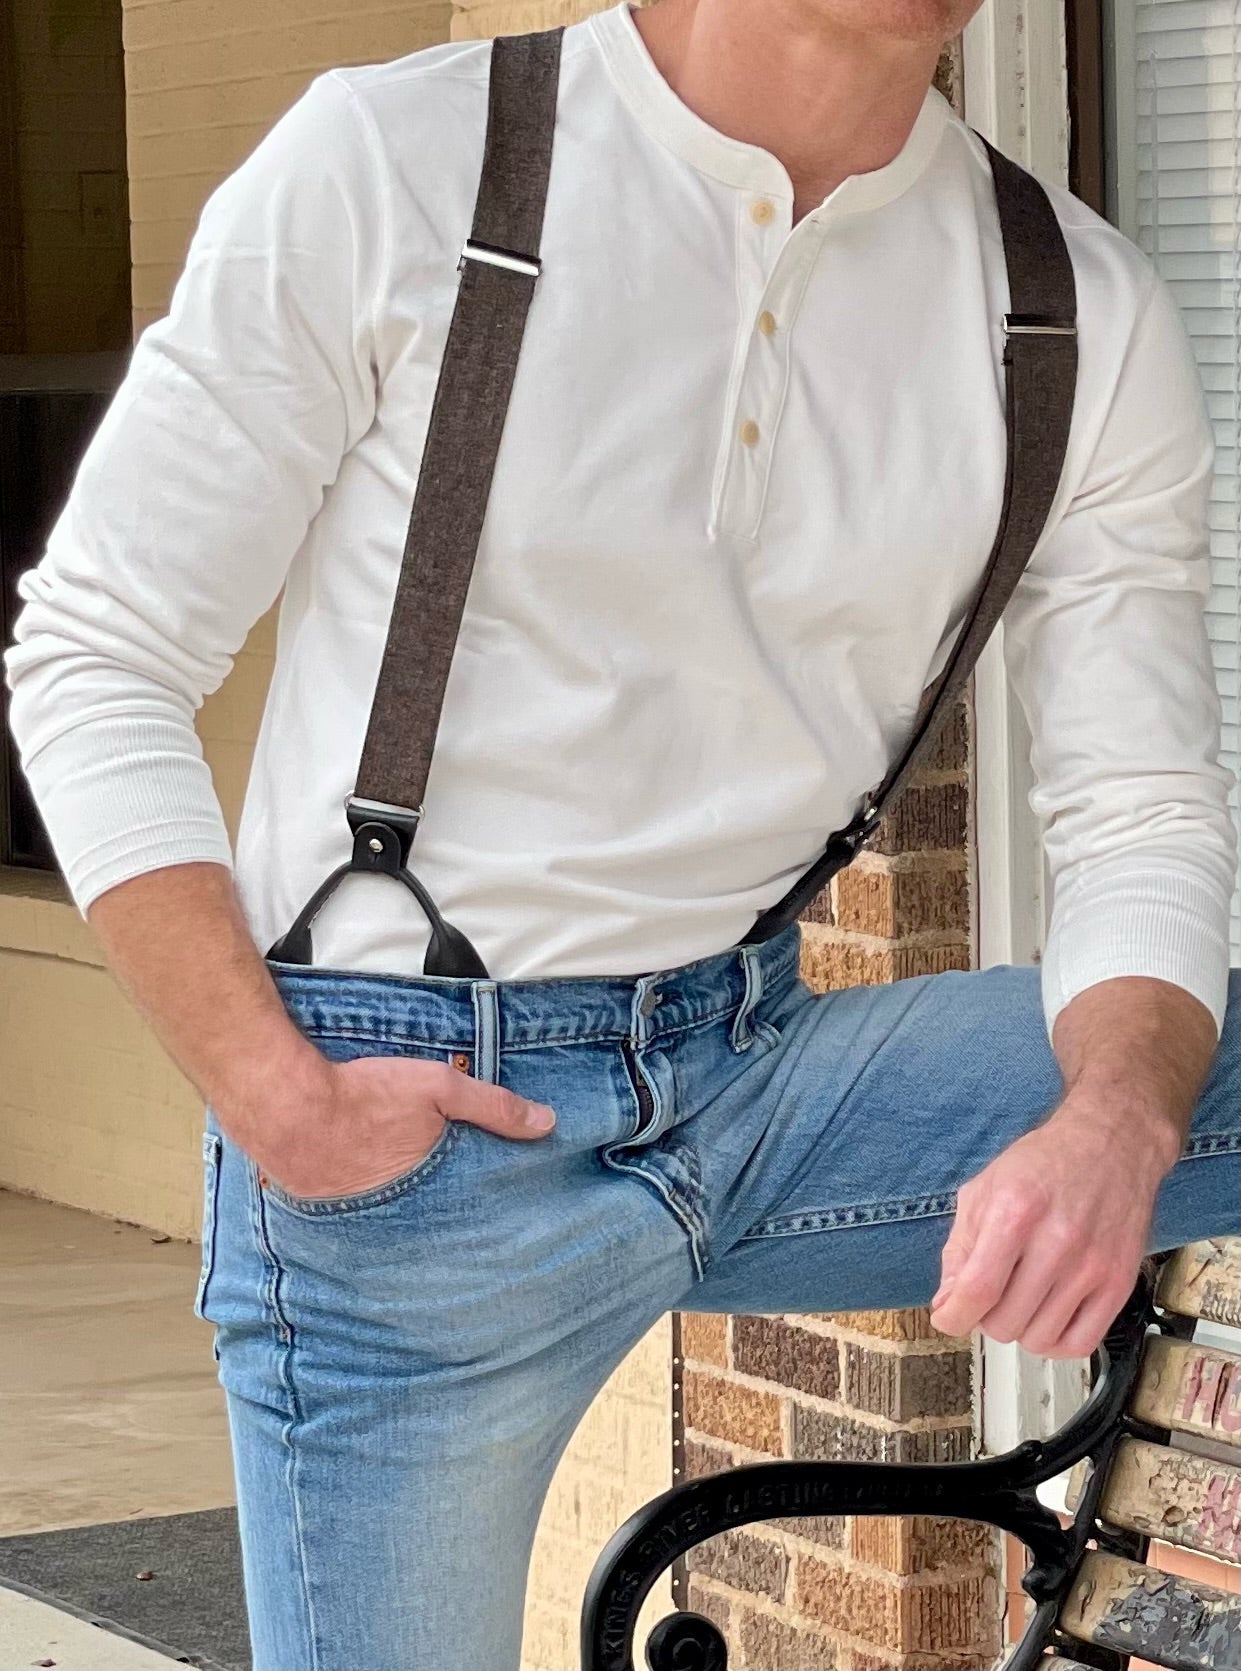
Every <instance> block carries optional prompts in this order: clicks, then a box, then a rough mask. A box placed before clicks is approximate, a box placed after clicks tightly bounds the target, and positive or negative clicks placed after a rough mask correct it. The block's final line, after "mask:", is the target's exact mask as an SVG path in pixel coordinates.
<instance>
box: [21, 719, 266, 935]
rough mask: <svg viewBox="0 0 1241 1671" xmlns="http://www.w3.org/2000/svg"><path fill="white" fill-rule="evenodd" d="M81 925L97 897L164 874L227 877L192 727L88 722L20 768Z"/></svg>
mask: <svg viewBox="0 0 1241 1671" xmlns="http://www.w3.org/2000/svg"><path fill="white" fill-rule="evenodd" d="M23 765H24V770H25V773H26V779H27V781H28V783H29V784H30V789H31V793H32V794H33V796H34V799H35V803H36V805H37V807H38V809H39V814H40V816H41V817H42V819H43V822H44V824H45V826H46V828H47V833H48V836H49V837H50V839H51V843H52V849H53V851H54V853H55V855H56V859H57V862H58V864H59V865H60V868H61V872H62V874H63V875H64V878H65V882H66V884H67V886H68V888H69V892H70V894H71V895H72V896H73V900H74V903H75V904H76V906H77V908H78V911H79V913H80V914H81V916H83V917H85V916H86V911H87V908H88V906H90V905H91V904H92V903H93V901H94V900H96V899H98V897H99V895H100V894H102V893H106V892H107V890H108V889H109V888H114V887H116V886H117V884H118V883H121V882H126V881H128V880H129V878H130V877H132V876H139V875H141V874H142V873H143V872H145V871H148V870H159V869H162V868H163V867H164V866H165V865H175V864H189V863H193V862H194V861H201V860H206V861H210V862H211V863H214V864H222V865H225V866H227V867H228V868H229V870H231V869H232V867H233V853H232V847H231V844H230V842H229V837H228V831H227V829H226V827H225V824H224V814H223V812H222V811H221V808H220V803H219V800H218V799H217V797H216V793H215V788H214V785H213V783H212V780H211V768H210V767H209V766H208V765H207V762H206V760H205V759H204V758H203V754H202V745H201V743H200V742H199V739H198V734H197V732H196V731H195V730H194V728H193V726H188V727H187V726H185V725H179V724H177V723H176V722H175V721H173V720H169V719H164V718H156V717H154V716H151V717H149V718H134V717H130V718H126V719H124V720H119V719H117V720H98V721H88V722H85V723H83V724H81V725H77V726H74V727H72V729H70V730H68V731H64V732H61V733H60V734H58V735H57V736H56V737H54V738H53V739H52V741H51V742H49V743H47V744H46V745H45V746H44V747H42V748H41V749H39V750H38V752H37V753H36V754H35V755H34V756H33V757H32V758H31V759H29V760H27V761H25V762H24V763H23Z"/></svg>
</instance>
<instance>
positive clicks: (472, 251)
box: [457, 238, 543, 278]
mask: <svg viewBox="0 0 1241 1671" xmlns="http://www.w3.org/2000/svg"><path fill="white" fill-rule="evenodd" d="M467 261H483V262H485V263H486V264H487V265H488V266H489V267H507V268H508V269H509V270H510V272H514V273H529V274H530V275H531V276H532V277H534V278H538V276H539V273H540V271H541V270H542V266H543V263H542V262H541V261H540V260H539V258H538V256H537V255H534V256H531V255H519V254H518V253H517V251H516V250H511V249H500V248H499V246H498V245H496V244H480V243H477V242H476V241H475V240H474V239H473V238H467V239H466V241H465V246H464V248H463V249H462V251H461V257H460V259H459V260H458V262H457V271H458V272H459V273H461V272H464V271H465V264H466V262H467Z"/></svg>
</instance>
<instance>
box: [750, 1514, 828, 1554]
mask: <svg viewBox="0 0 1241 1671" xmlns="http://www.w3.org/2000/svg"><path fill="white" fill-rule="evenodd" d="M767 1524H768V1525H769V1526H774V1527H775V1529H776V1530H777V1531H779V1532H792V1533H793V1534H794V1536H796V1537H799V1538H808V1539H809V1540H810V1542H811V1543H821V1544H822V1545H823V1546H824V1548H825V1549H843V1548H844V1546H845V1528H846V1524H847V1521H846V1517H845V1516H844V1515H843V1514H803V1515H794V1516H792V1517H791V1518H790V1519H787V1520H769V1521H768V1522H767Z"/></svg>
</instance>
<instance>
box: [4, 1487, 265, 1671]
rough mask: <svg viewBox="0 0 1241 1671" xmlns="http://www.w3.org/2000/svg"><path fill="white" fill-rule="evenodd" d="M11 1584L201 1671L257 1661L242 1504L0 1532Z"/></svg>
mask: <svg viewBox="0 0 1241 1671" xmlns="http://www.w3.org/2000/svg"><path fill="white" fill-rule="evenodd" d="M139 1573H149V1574H151V1576H150V1577H149V1578H140V1577H139V1576H138V1575H139ZM5 1585H7V1586H8V1587H9V1588H10V1589H16V1590H21V1591H23V1592H24V1593H25V1594H27V1595H32V1596H36V1597H38V1599H39V1600H41V1601H46V1602H50V1603H51V1604H52V1605H53V1606H55V1607H61V1608H63V1609H64V1610H65V1611H66V1612H69V1613H73V1614H75V1615H76V1616H77V1617H78V1618H84V1619H89V1620H90V1621H91V1622H92V1623H95V1624H100V1625H103V1626H104V1627H105V1629H110V1630H115V1631H118V1632H119V1633H120V1634H121V1635H123V1636H129V1637H132V1638H133V1639H134V1640H135V1641H137V1642H143V1643H145V1644H146V1645H147V1646H148V1647H151V1648H155V1649H157V1650H158V1651H159V1652H161V1653H164V1654H167V1655H168V1657H169V1658H170V1659H177V1660H181V1661H182V1662H183V1663H185V1664H187V1665H197V1666H201V1667H202V1671H246V1668H247V1667H248V1666H249V1664H250V1638H249V1633H248V1631H247V1629H246V1608H245V1597H244V1594H243V1591H242V1585H241V1550H240V1546H239V1544H238V1541H237V1511H236V1510H235V1509H204V1510H203V1511H202V1512H200V1513H197V1514H170V1515H161V1516H159V1517H158V1518H154V1519H150V1520H119V1521H110V1522H108V1523H106V1524H104V1525H102V1526H72V1527H69V1528H67V1529H66V1530H64V1531H59V1532H35V1533H32V1534H30V1535H29V1536H26V1537H16V1538H0V1587H2V1586H5ZM65 1671H72V1668H71V1667H66V1668H65Z"/></svg>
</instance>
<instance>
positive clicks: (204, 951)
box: [86, 863, 326, 1145]
mask: <svg viewBox="0 0 1241 1671" xmlns="http://www.w3.org/2000/svg"><path fill="white" fill-rule="evenodd" d="M86 915H87V921H88V922H89V923H90V926H91V927H92V928H93V929H94V930H95V933H96V934H97V935H98V937H99V940H100V942H101V944H102V946H103V949H104V953H105V956H106V958H107V962H108V967H109V968H110V970H111V972H112V974H113V975H114V976H115V977H116V980H117V981H118V983H119V984H120V986H121V987H122V989H123V990H124V991H125V992H126V993H127V994H128V996H129V997H130V999H131V1000H132V1001H133V1003H134V1004H135V1006H136V1007H137V1008H138V1010H139V1011H140V1012H141V1013H142V1014H143V1015H144V1016H145V1017H146V1019H147V1020H148V1021H149V1023H150V1024H151V1027H152V1029H153V1031H154V1032H155V1035H156V1037H157V1038H158V1039H159V1041H160V1043H161V1044H162V1045H163V1047H164V1049H165V1050H166V1051H167V1052H168V1054H169V1056H170V1057H171V1058H172V1060H173V1061H174V1062H175V1063H176V1064H177V1066H178V1067H179V1068H180V1069H181V1071H182V1073H184V1074H185V1076H186V1078H187V1079H189V1080H190V1082H191V1083H192V1084H193V1085H194V1086H195V1087H196V1088H197V1090H198V1091H199V1092H200V1093H201V1095H202V1097H203V1098H204V1100H205V1101H206V1102H208V1103H209V1104H210V1105H211V1107H212V1109H213V1110H214V1112H215V1113H216V1115H217V1117H218V1118H219V1120H220V1122H221V1124H222V1125H223V1126H224V1128H225V1130H226V1131H228V1132H229V1133H230V1135H231V1136H233V1137H235V1138H236V1139H237V1141H238V1142H240V1143H242V1144H243V1145H247V1144H248V1140H249V1138H250V1137H251V1136H252V1134H253V1132H254V1130H255V1128H256V1126H257V1125H258V1124H260V1123H261V1122H263V1121H264V1120H272V1119H275V1118H277V1111H278V1110H279V1109H281V1108H286V1107H293V1106H295V1105H296V1103H297V1101H298V1098H299V1094H300V1092H301V1091H303V1090H305V1091H307V1092H308V1091H309V1090H310V1089H311V1088H312V1087H313V1086H315V1085H316V1084H317V1083H318V1082H319V1081H320V1080H321V1077H322V1072H323V1069H324V1067H325V1065H326V1058H325V1057H323V1056H322V1055H321V1054H320V1052H319V1051H318V1050H316V1049H315V1047H314V1045H312V1044H311V1043H310V1041H309V1040H308V1039H307V1038H306V1037H305V1036H304V1035H303V1034H302V1033H300V1032H299V1031H298V1029H297V1028H296V1026H295V1025H294V1024H293V1022H292V1020H291V1019H290V1018H289V1015H288V1013H287V1011H286V1010H285V1007H284V1004H283V1002H282V1000H281V997H280V994H279V992H278V991H277V989H276V985H275V982H274V981H273V980H272V978H271V973H270V971H269V970H268V968H267V965H266V964H265V962H264V961H263V958H262V956H261V955H260V953H259V951H258V949H257V947H256V946H255V944H254V940H253V938H252V936H251V934H250V932H249V930H248V928H247V926H246V922H245V919H244V917H243V915H242V911H241V905H240V902H239V900H238V898H237V894H236V890H235V888H234V886H233V880H232V876H231V874H230V872H229V871H228V869H227V868H226V867H225V866H224V865H220V864H207V863H193V864H178V865H168V866H164V867H162V868H160V869H157V870H152V871H146V872H144V873H143V874H141V875H139V876H134V877H131V878H130V879H129V880H128V881H125V882H122V883H120V884H119V885H118V886H116V887H114V888H110V889H108V891H107V892H106V893H103V894H101V895H100V896H99V898H98V899H96V900H95V901H94V902H93V903H92V904H91V906H90V907H89V909H88V911H87V914H86Z"/></svg>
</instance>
